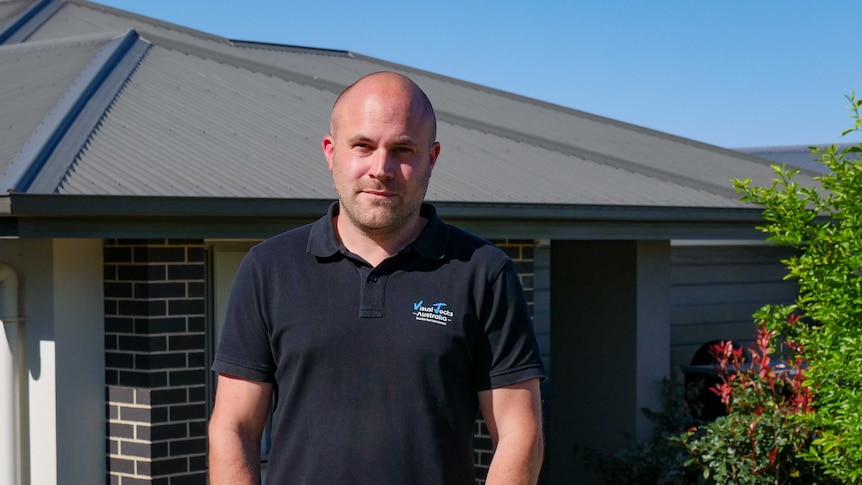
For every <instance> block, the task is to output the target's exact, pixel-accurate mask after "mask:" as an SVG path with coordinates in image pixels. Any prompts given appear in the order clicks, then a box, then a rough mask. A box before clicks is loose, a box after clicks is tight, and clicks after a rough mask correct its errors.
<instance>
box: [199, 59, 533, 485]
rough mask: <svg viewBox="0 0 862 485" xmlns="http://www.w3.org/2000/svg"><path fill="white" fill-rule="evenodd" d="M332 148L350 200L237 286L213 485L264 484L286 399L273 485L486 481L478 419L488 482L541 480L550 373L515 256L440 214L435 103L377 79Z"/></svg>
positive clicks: (345, 99) (387, 76)
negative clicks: (263, 463)
mask: <svg viewBox="0 0 862 485" xmlns="http://www.w3.org/2000/svg"><path fill="white" fill-rule="evenodd" d="M322 147H323V153H324V155H325V157H326V160H327V162H328V164H329V170H330V171H331V172H332V177H333V181H334V184H335V189H336V192H337V194H338V203H337V204H333V206H332V207H331V208H330V210H329V213H328V214H327V215H326V216H324V217H323V218H322V219H320V220H319V221H317V222H316V223H314V224H311V225H309V226H304V227H301V228H299V229H295V230H293V231H288V232H286V233H284V234H282V235H280V236H276V237H274V238H272V239H270V240H268V241H266V242H264V243H262V244H259V245H258V246H256V247H255V248H253V249H252V251H250V252H249V254H248V256H247V257H246V258H245V260H244V261H243V264H242V265H241V267H240V270H239V272H238V274H237V277H236V280H235V281H234V287H233V289H232V290H231V296H230V301H229V304H228V311H227V317H226V322H225V330H224V334H223V336H222V340H221V347H220V349H219V351H218V353H217V354H216V357H215V362H214V364H213V370H215V371H217V372H219V378H218V391H217V396H216V403H215V409H214V411H213V415H212V420H211V421H210V427H209V430H210V457H209V459H210V480H211V483H212V484H222V483H224V484H230V485H237V484H246V483H257V481H258V480H259V473H260V449H259V446H260V439H261V433H262V430H263V428H264V424H265V422H266V419H267V416H268V413H269V411H270V405H271V396H273V394H274V395H275V402H276V403H277V404H276V406H275V410H274V412H273V421H272V423H273V424H272V449H271V452H270V455H269V462H268V465H267V477H266V479H267V483H273V484H274V483H279V484H281V483H285V484H315V485H317V484H359V485H361V484H384V485H416V484H439V485H472V484H473V464H472V462H473V453H472V433H473V428H474V424H473V423H474V420H475V417H476V412H477V409H479V410H481V412H482V415H483V416H484V418H485V421H486V423H487V425H488V428H489V430H490V431H491V435H492V438H493V441H494V443H495V447H496V448H495V454H494V458H493V461H492V463H491V466H490V470H489V474H488V479H487V483H488V485H494V484H504V483H505V484H528V483H535V481H536V477H537V475H538V472H539V467H540V465H541V459H542V458H541V457H542V431H541V416H540V413H541V411H540V405H539V402H540V400H539V379H540V378H541V377H542V365H541V362H540V360H539V358H538V352H537V347H536V343H535V337H534V336H533V334H532V331H531V328H530V323H529V315H528V312H527V307H526V304H525V303H524V299H523V292H522V290H521V287H520V284H519V282H518V279H517V274H516V272H515V270H514V265H513V264H512V262H511V260H509V259H508V258H507V257H505V255H504V254H503V253H502V252H501V251H500V250H499V249H497V248H495V247H494V246H492V245H490V244H489V243H487V242H485V241H482V240H480V239H478V238H476V237H474V236H471V235H469V234H467V233H465V232H463V231H460V230H458V229H456V228H454V227H451V226H448V225H446V224H444V223H443V222H442V221H440V219H438V218H437V216H436V212H435V210H434V208H433V207H432V206H431V205H428V204H424V203H423V199H424V197H425V191H426V189H427V187H428V181H429V179H430V176H431V171H432V169H433V168H434V164H435V163H436V161H437V157H438V155H439V154H440V144H439V143H438V142H437V141H436V120H435V117H434V111H433V108H432V107H431V104H430V102H429V101H428V98H427V97H426V96H425V94H424V93H423V92H422V91H421V90H420V89H419V87H418V86H416V85H415V84H414V83H413V82H412V81H411V80H409V79H408V78H406V77H404V76H401V75H399V74H395V73H391V72H381V73H375V74H371V75H368V76H366V77H364V78H362V79H360V80H359V81H357V82H356V83H354V84H353V85H352V86H350V87H349V88H347V89H346V90H345V91H344V92H343V93H342V94H341V95H340V96H339V97H338V99H337V100H336V102H335V104H334V106H333V109H332V115H331V121H330V133H329V134H328V135H326V136H325V137H324V138H323V143H322ZM273 391H275V392H274V393H273Z"/></svg>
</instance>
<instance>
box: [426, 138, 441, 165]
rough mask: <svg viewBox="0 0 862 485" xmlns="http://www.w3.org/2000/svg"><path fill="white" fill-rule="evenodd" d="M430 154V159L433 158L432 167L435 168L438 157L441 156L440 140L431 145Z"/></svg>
mask: <svg viewBox="0 0 862 485" xmlns="http://www.w3.org/2000/svg"><path fill="white" fill-rule="evenodd" d="M429 155H430V160H431V168H434V164H435V163H437V157H439V156H440V142H439V141H435V142H434V144H433V145H431V153H430V154H429Z"/></svg>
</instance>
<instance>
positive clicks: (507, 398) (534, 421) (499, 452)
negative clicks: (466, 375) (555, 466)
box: [479, 379, 544, 485]
mask: <svg viewBox="0 0 862 485" xmlns="http://www.w3.org/2000/svg"><path fill="white" fill-rule="evenodd" d="M479 407H480V409H481V411H482V416H483V417H484V418H485V424H486V425H487V426H488V430H489V431H490V432H491V439H492V440H493V442H494V447H495V450H494V458H493V459H492V460H491V467H490V469H489V470H488V479H487V480H486V481H485V483H486V484H487V485H503V484H505V485H522V484H523V485H527V484H535V483H536V481H537V480H538V477H539V470H540V469H541V467H542V454H543V451H544V442H543V439H542V409H541V397H540V392H539V379H531V380H528V381H525V382H521V383H518V384H513V385H511V386H505V387H500V388H497V389H491V390H489V391H481V392H479Z"/></svg>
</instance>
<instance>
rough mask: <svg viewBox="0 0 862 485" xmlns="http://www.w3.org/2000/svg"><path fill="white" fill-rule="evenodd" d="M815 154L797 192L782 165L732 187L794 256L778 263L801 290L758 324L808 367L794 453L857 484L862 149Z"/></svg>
mask: <svg viewBox="0 0 862 485" xmlns="http://www.w3.org/2000/svg"><path fill="white" fill-rule="evenodd" d="M848 100H849V101H850V102H851V111H852V118H853V119H854V127H853V128H851V129H849V130H847V131H846V132H845V133H844V134H848V133H851V132H856V133H858V132H860V130H862V118H860V109H862V100H859V99H856V96H855V94H854V95H852V96H850V97H848ZM812 151H813V153H815V154H818V153H819V155H820V158H819V159H820V161H821V162H822V163H823V164H824V165H825V166H826V167H828V168H829V170H830V173H828V174H827V175H824V176H821V177H815V180H816V181H818V182H819V187H804V186H802V185H801V184H799V183H798V182H797V181H796V179H795V177H796V176H797V175H798V173H799V171H798V170H787V169H786V168H784V167H774V170H775V173H776V176H777V178H776V179H775V181H774V183H773V184H772V186H771V187H752V186H751V182H750V181H749V180H744V181H736V182H735V185H736V187H737V189H738V190H740V191H741V192H742V193H743V194H744V197H743V200H745V201H750V202H754V203H756V204H758V205H760V206H762V207H763V216H764V218H765V219H766V221H767V224H766V225H765V226H763V227H761V228H760V229H761V230H763V231H764V232H766V233H767V234H768V235H769V236H768V239H769V240H770V241H771V242H772V243H774V244H777V245H782V246H789V247H792V248H796V249H797V250H798V251H797V253H796V255H795V256H793V257H791V258H789V259H788V260H786V261H784V263H785V264H786V266H787V268H788V270H789V277H791V278H795V279H796V281H797V282H798V285H799V296H798V299H797V301H796V303H795V304H794V305H790V306H781V307H766V308H764V309H763V310H761V311H760V312H759V313H758V314H757V318H758V319H760V320H762V321H763V322H764V323H765V324H766V326H767V327H768V329H769V330H770V331H775V332H778V333H780V334H781V335H785V336H786V337H787V338H788V339H789V340H791V341H793V342H795V343H796V345H797V346H798V347H796V348H795V349H791V351H793V352H798V353H799V355H800V356H801V357H802V358H803V359H804V360H805V362H806V365H807V366H806V369H805V381H804V385H805V386H806V387H808V388H809V389H810V390H811V391H812V396H813V401H812V406H813V407H812V412H810V413H800V414H799V415H797V416H795V417H793V418H792V419H791V420H790V422H791V423H792V425H793V426H800V427H802V428H804V429H810V430H815V432H816V434H815V436H814V439H813V441H812V442H811V443H809V444H808V445H807V446H804V447H802V448H801V449H800V452H799V456H800V457H803V458H804V459H805V460H807V462H808V463H810V464H811V466H813V467H815V468H816V469H817V470H820V471H822V473H823V474H824V475H825V476H828V477H831V478H832V479H835V480H836V481H838V482H840V483H862V161H856V160H855V157H856V156H857V155H858V154H860V153H862V144H860V145H858V146H852V147H849V148H846V149H843V150H838V149H837V147H835V146H834V145H833V146H831V147H829V148H827V149H825V150H823V151H822V152H819V151H818V150H817V149H812ZM793 315H797V316H801V318H795V317H794V318H790V317H792V316H793ZM728 418H729V419H736V418H734V417H731V416H728ZM776 483H778V482H776Z"/></svg>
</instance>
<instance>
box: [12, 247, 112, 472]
mask: <svg viewBox="0 0 862 485" xmlns="http://www.w3.org/2000/svg"><path fill="white" fill-rule="evenodd" d="M0 260H2V261H5V262H7V263H9V264H10V265H12V267H13V268H15V270H16V271H17V272H18V276H19V285H20V286H19V288H20V289H19V300H20V301H19V305H20V312H21V314H22V316H23V317H24V318H25V322H24V323H23V325H22V326H21V327H20V331H21V333H22V335H23V339H22V340H23V342H22V343H23V352H22V353H23V355H22V356H21V357H22V364H23V365H22V374H23V376H22V377H23V380H22V390H21V391H22V403H21V404H22V406H21V428H22V437H21V440H22V448H21V449H22V452H23V453H22V455H23V456H22V462H23V467H22V468H23V470H22V479H23V481H22V484H23V485H29V484H33V485H35V484H54V483H56V484H80V483H87V484H99V483H104V482H105V456H106V455H105V387H104V386H105V376H104V374H105V371H104V359H105V352H104V307H103V305H104V303H103V301H104V297H103V291H102V276H103V275H102V241H101V240H94V239H25V240H0ZM3 432H5V431H3Z"/></svg>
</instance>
